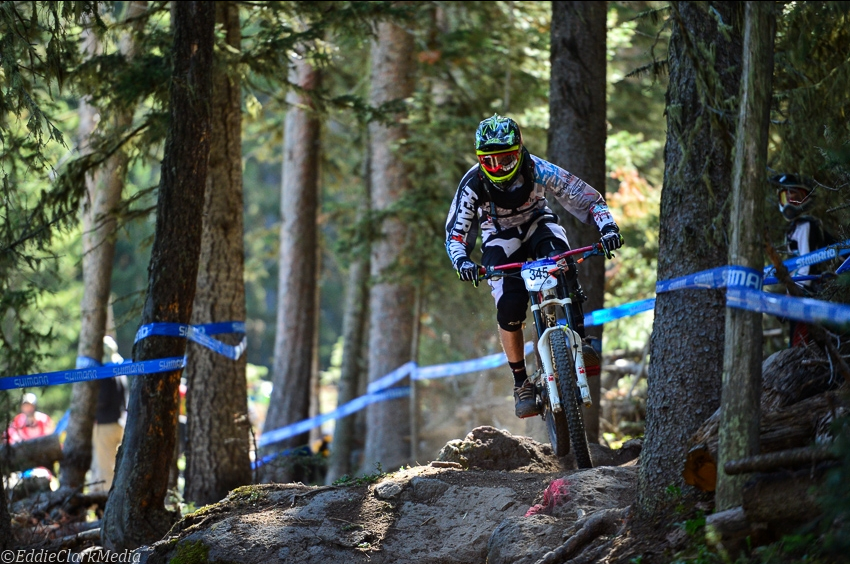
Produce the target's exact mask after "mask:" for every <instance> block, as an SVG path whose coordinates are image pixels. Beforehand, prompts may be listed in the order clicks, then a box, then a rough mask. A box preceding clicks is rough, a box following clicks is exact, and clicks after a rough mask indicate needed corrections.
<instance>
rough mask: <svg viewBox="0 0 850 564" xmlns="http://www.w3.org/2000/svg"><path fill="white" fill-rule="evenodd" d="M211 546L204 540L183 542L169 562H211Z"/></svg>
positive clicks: (187, 563) (191, 563)
mask: <svg viewBox="0 0 850 564" xmlns="http://www.w3.org/2000/svg"><path fill="white" fill-rule="evenodd" d="M209 554H210V547H208V546H207V545H206V544H204V543H203V541H195V542H190V541H186V542H181V543H178V544H177V548H176V549H175V554H174V556H173V557H172V558H171V560H169V561H168V564H203V563H204V562H209Z"/></svg>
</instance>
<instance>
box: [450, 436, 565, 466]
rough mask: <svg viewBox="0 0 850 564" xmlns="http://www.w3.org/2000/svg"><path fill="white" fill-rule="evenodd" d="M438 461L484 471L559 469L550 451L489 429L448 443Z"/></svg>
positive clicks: (520, 438) (538, 444) (527, 439)
mask: <svg viewBox="0 0 850 564" xmlns="http://www.w3.org/2000/svg"><path fill="white" fill-rule="evenodd" d="M547 451H548V453H547ZM437 459H438V460H439V461H443V462H456V463H458V464H460V465H461V466H463V467H464V468H481V469H483V470H517V469H519V468H525V467H528V466H538V467H542V468H545V469H551V470H554V469H556V468H557V467H558V465H557V459H556V458H555V457H554V456H553V455H552V450H551V447H548V446H546V447H544V445H541V444H540V443H538V442H537V441H535V440H533V439H530V438H528V437H522V436H514V435H512V434H511V433H509V432H508V431H505V430H504V429H495V428H493V427H488V426H483V427H476V428H475V429H473V430H472V431H471V432H470V433H469V434H468V435H467V436H466V438H464V439H463V440H458V439H456V440H453V441H449V442H448V443H446V446H444V447H443V449H442V450H441V451H440V454H439V455H438V456H437ZM542 468H541V469H542Z"/></svg>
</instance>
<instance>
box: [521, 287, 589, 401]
mask: <svg viewBox="0 0 850 564" xmlns="http://www.w3.org/2000/svg"><path fill="white" fill-rule="evenodd" d="M570 302H571V300H570V298H557V297H555V296H546V297H544V299H543V301H542V302H539V303H538V302H537V300H536V299H534V298H532V304H531V312H532V314H533V315H534V317H535V322H536V323H540V325H538V327H542V315H541V311H542V309H543V308H544V307H546V306H549V305H560V306H561V307H563V308H564V309H565V310H566V309H567V307H568V305H569V304H570ZM553 331H563V332H564V336H565V337H566V339H567V347H568V349H571V350H573V351H575V361H574V362H575V373H576V377H577V380H578V388H579V391H580V392H581V400H582V403H584V405H585V406H587V407H590V406H591V405H593V400H592V399H591V397H590V387H589V386H588V385H587V371H586V370H585V367H584V355H583V354H582V341H581V336H580V335H579V334H578V333H576V332H575V331H573V330H572V329H571V328H570V327H568V326H566V325H560V324H559V325H557V326H556V327H547V328H546V330H544V331H543V334H542V335H540V339H539V340H538V341H537V352H538V353H539V354H540V362H541V364H542V365H543V377H544V379H545V383H546V391H547V393H548V394H549V403H550V405H551V407H552V411H554V412H556V413H557V412H560V411H562V409H563V407H562V404H561V396H560V394H559V393H558V382H557V381H556V380H555V364H554V362H553V360H552V347H551V346H550V344H549V339H550V335H551V334H552V332H553ZM563 376H564V375H561V377H563Z"/></svg>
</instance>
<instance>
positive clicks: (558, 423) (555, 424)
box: [543, 396, 570, 457]
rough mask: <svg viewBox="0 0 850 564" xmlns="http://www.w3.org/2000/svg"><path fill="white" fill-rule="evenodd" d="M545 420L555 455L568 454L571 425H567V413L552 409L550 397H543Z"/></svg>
mask: <svg viewBox="0 0 850 564" xmlns="http://www.w3.org/2000/svg"><path fill="white" fill-rule="evenodd" d="M543 420H544V421H546V432H547V433H548V434H549V443H550V444H551V445H552V450H553V451H554V453H555V456H558V457H561V456H566V455H568V454H569V453H570V427H569V425H567V415H566V413H564V411H563V410H561V411H560V412H558V413H555V412H554V411H552V406H551V404H550V402H549V397H548V396H547V397H544V398H543Z"/></svg>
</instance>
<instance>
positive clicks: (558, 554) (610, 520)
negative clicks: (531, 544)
mask: <svg viewBox="0 0 850 564" xmlns="http://www.w3.org/2000/svg"><path fill="white" fill-rule="evenodd" d="M630 509H631V506H629V507H624V508H621V509H604V510H602V511H597V512H596V513H594V514H593V515H591V516H590V517H588V518H587V519H586V520H585V521H584V523H583V524H582V526H581V528H580V529H579V530H578V531H576V533H575V534H574V535H572V536H571V537H570V538H569V540H567V542H565V543H564V544H563V545H561V546H560V547H558V548H556V549H555V550H553V551H551V552H547V553H546V554H544V555H543V558H541V559H540V560H538V561H537V562H535V564H564V562H566V561H567V560H569V559H570V558H572V557H573V555H575V554H576V553H577V552H578V551H579V550H581V549H582V548H583V547H585V546H586V545H588V544H590V543H591V542H593V541H594V540H595V539H596V538H597V537H599V536H600V535H605V534H613V533H616V532H617V531H619V529H620V528H622V526H623V523H622V521H623V520H624V519H625V518H626V517H627V516H628V514H629V510H630Z"/></svg>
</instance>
